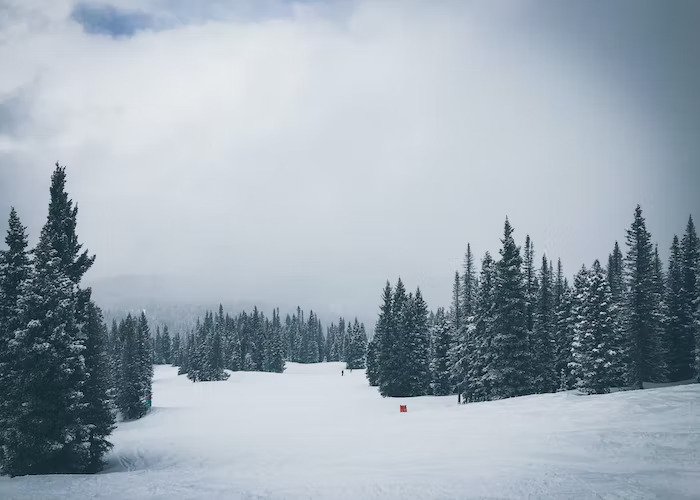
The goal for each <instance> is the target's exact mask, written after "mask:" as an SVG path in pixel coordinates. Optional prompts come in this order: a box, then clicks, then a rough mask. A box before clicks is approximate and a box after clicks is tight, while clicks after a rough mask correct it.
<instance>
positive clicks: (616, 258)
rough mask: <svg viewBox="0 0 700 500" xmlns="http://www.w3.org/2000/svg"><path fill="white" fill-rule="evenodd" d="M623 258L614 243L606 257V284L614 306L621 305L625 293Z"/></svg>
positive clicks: (618, 247)
mask: <svg viewBox="0 0 700 500" xmlns="http://www.w3.org/2000/svg"><path fill="white" fill-rule="evenodd" d="M624 265H625V262H624V257H623V256H622V252H621V251H620V246H619V245H618V244H617V241H616V242H615V246H614V248H613V251H612V253H611V254H610V256H609V257H608V284H609V285H610V293H611V294H612V299H613V301H614V302H615V303H616V304H621V303H622V301H623V298H624V293H625V272H624Z"/></svg>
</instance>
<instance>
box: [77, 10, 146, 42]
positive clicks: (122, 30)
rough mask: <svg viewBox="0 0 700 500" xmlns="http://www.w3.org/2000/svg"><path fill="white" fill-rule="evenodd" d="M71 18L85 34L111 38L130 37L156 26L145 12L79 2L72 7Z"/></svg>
mask: <svg viewBox="0 0 700 500" xmlns="http://www.w3.org/2000/svg"><path fill="white" fill-rule="evenodd" d="M71 18H72V19H73V20H74V21H76V22H77V23H79V24H80V25H81V26H82V27H83V29H84V30H85V32H87V33H92V34H100V35H109V36H112V37H130V36H133V35H135V34H136V33H138V32H139V31H143V30H147V29H151V28H154V27H155V26H156V23H155V20H154V19H153V17H152V16H150V15H149V14H147V13H145V12H142V11H137V10H124V9H120V8H117V7H115V6H113V5H108V4H91V3H84V2H79V3H77V4H76V5H75V7H73V10H72V12H71Z"/></svg>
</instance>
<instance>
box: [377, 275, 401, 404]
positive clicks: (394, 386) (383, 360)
mask: <svg viewBox="0 0 700 500" xmlns="http://www.w3.org/2000/svg"><path fill="white" fill-rule="evenodd" d="M385 291H386V289H385ZM406 301H407V297H406V289H405V288H404V286H403V282H402V281H401V278H399V279H398V281H397V282H396V287H395V289H394V295H393V297H392V299H391V306H390V308H389V310H390V311H391V314H390V316H389V317H388V318H387V320H388V321H387V324H386V328H385V329H382V330H381V336H380V339H379V356H378V359H379V392H380V393H381V394H382V396H403V395H405V394H403V393H402V391H403V387H402V386H403V380H404V370H405V367H406V341H405V335H404V332H403V330H402V327H401V325H402V323H403V319H402V317H403V315H404V306H405V304H406ZM385 306H386V303H385V304H384V305H383V307H382V311H384V309H385Z"/></svg>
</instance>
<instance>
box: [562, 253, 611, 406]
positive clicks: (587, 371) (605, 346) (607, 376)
mask: <svg viewBox="0 0 700 500" xmlns="http://www.w3.org/2000/svg"><path fill="white" fill-rule="evenodd" d="M580 274H581V276H580V280H581V281H582V282H583V283H584V286H583V290H582V296H581V297H580V299H579V300H578V303H579V304H580V307H579V308H578V310H577V317H576V323H575V326H574V339H573V342H572V344H571V355H572V363H571V368H572V372H573V373H574V376H575V377H576V385H577V387H578V388H579V389H580V390H581V391H583V392H586V393H588V394H603V393H606V392H609V390H610V387H611V386H612V384H613V378H612V374H613V373H614V369H613V367H614V364H616V363H619V362H620V353H618V352H617V351H616V350H615V349H614V347H613V346H614V344H615V340H614V337H615V317H614V311H613V308H614V307H615V305H614V303H613V301H612V293H611V291H610V286H609V285H608V281H607V278H606V276H605V273H604V272H603V269H602V268H601V266H600V264H599V263H598V261H595V263H594V264H593V269H592V270H591V271H590V272H588V271H586V270H585V269H584V270H582V271H581V273H580Z"/></svg>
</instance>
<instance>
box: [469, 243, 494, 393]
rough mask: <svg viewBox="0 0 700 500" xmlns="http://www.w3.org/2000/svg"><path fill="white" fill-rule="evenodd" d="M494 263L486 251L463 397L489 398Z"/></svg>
mask: <svg viewBox="0 0 700 500" xmlns="http://www.w3.org/2000/svg"><path fill="white" fill-rule="evenodd" d="M495 291H496V263H495V262H494V260H493V258H492V257H491V254H490V253H489V252H486V254H485V255H484V258H483V259H482V261H481V274H480V276H479V288H478V293H477V296H476V300H475V304H474V315H473V316H472V321H471V325H470V329H469V342H468V344H467V347H468V349H467V356H466V363H465V364H466V378H467V382H466V383H465V384H463V387H464V393H463V399H464V401H465V402H468V401H485V400H487V399H492V397H493V396H492V382H491V379H490V377H489V374H488V366H489V364H490V362H491V359H492V354H491V342H492V336H493V315H494V309H495Z"/></svg>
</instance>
